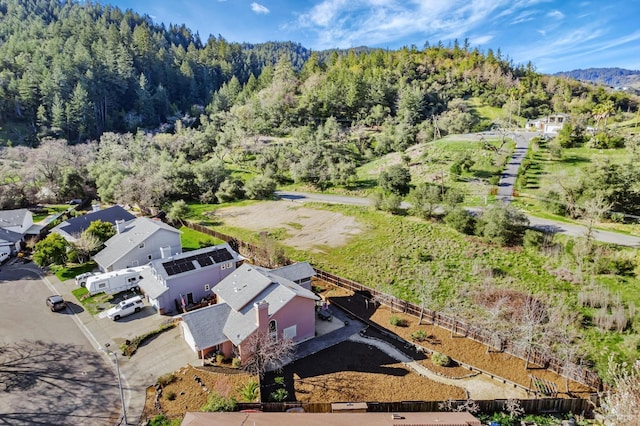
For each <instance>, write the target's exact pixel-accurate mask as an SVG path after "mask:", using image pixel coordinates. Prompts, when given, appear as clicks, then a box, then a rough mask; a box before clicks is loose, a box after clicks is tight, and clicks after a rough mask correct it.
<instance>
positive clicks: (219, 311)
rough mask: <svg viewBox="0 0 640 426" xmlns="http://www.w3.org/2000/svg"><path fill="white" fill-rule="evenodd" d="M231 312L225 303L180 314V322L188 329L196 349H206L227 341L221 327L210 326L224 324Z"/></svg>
mask: <svg viewBox="0 0 640 426" xmlns="http://www.w3.org/2000/svg"><path fill="white" fill-rule="evenodd" d="M229 312H231V307H230V306H229V305H227V304H226V303H219V304H217V305H211V306H207V307H205V308H201V309H196V310H195V311H191V312H187V313H185V314H182V320H183V321H184V322H185V325H186V326H187V327H188V328H189V331H190V332H191V335H192V336H193V340H194V342H195V345H196V348H199V349H206V348H210V347H212V346H214V345H219V344H220V343H223V342H226V341H227V340H229V338H228V337H227V336H225V335H224V333H223V332H222V327H215V326H212V324H224V323H225V322H226V321H227V318H228V316H229Z"/></svg>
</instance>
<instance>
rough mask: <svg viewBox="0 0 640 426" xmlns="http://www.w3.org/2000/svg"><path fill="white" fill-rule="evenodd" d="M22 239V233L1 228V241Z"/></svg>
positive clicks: (12, 241)
mask: <svg viewBox="0 0 640 426" xmlns="http://www.w3.org/2000/svg"><path fill="white" fill-rule="evenodd" d="M20 240H22V234H19V233H17V232H13V231H9V230H8V229H2V228H0V241H7V242H9V243H17V242H18V241H20ZM0 245H3V244H0Z"/></svg>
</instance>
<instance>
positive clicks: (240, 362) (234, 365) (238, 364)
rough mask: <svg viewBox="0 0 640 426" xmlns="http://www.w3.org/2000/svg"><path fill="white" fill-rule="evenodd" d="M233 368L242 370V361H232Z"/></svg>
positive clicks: (236, 359) (237, 359)
mask: <svg viewBox="0 0 640 426" xmlns="http://www.w3.org/2000/svg"><path fill="white" fill-rule="evenodd" d="M231 366H232V367H233V368H240V366H242V361H241V360H240V358H233V359H232V360H231Z"/></svg>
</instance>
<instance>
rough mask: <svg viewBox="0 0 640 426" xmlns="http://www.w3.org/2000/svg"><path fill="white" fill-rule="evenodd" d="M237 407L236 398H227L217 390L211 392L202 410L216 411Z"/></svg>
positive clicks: (230, 409) (231, 409)
mask: <svg viewBox="0 0 640 426" xmlns="http://www.w3.org/2000/svg"><path fill="white" fill-rule="evenodd" d="M235 408H236V400H235V399H233V398H225V397H223V396H221V395H219V394H217V393H215V392H211V393H210V394H209V399H208V400H207V403H206V404H205V405H204V406H203V407H202V409H201V411H204V412H208V413H211V412H216V411H233V410H234V409H235Z"/></svg>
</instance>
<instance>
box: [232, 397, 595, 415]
mask: <svg viewBox="0 0 640 426" xmlns="http://www.w3.org/2000/svg"><path fill="white" fill-rule="evenodd" d="M445 402H446V403H448V404H447V405H449V406H450V407H454V409H455V407H458V406H462V405H464V404H465V403H467V402H468V401H466V400H459V401H401V402H367V411H368V412H373V413H381V412H382V413H390V412H407V413H410V412H439V411H447V410H446V409H443V408H444V407H442V404H443V403H445ZM475 402H476V403H477V404H478V408H479V412H481V413H484V414H492V413H497V412H503V413H504V412H506V407H505V405H506V403H507V400H505V399H494V400H480V401H475ZM519 402H520V407H521V408H522V409H523V410H524V413H525V414H561V413H574V414H580V415H587V416H590V415H591V414H592V411H593V407H594V405H593V403H592V402H591V401H589V400H587V399H581V398H574V399H567V398H543V399H521V400H519ZM298 407H299V408H302V409H303V410H304V411H305V412H306V413H331V403H324V402H321V403H305V402H265V403H238V404H237V405H236V410H261V411H265V412H284V411H287V410H289V409H291V408H298Z"/></svg>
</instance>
